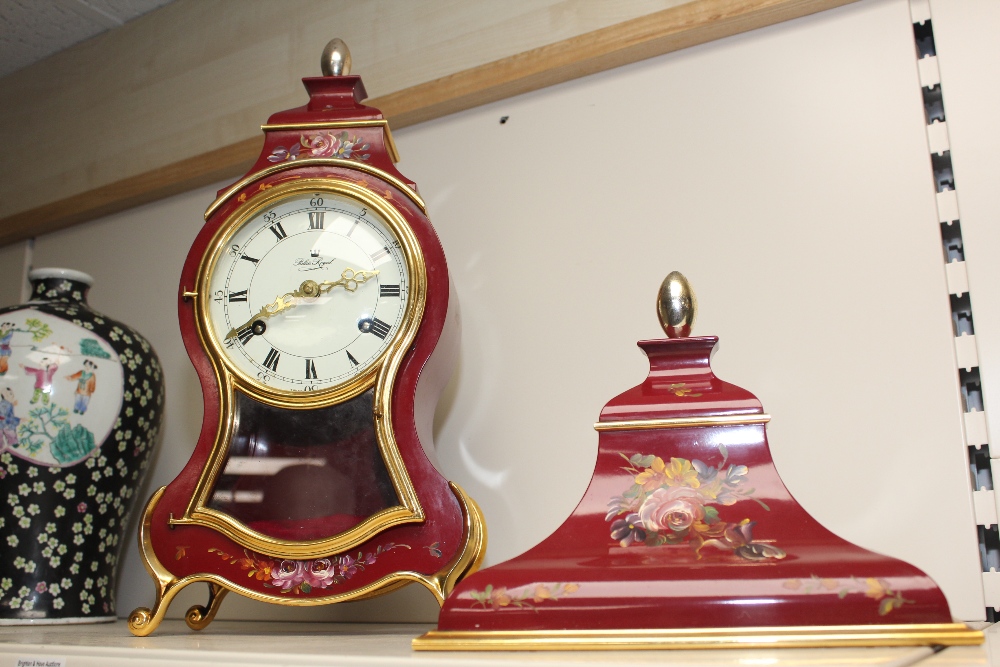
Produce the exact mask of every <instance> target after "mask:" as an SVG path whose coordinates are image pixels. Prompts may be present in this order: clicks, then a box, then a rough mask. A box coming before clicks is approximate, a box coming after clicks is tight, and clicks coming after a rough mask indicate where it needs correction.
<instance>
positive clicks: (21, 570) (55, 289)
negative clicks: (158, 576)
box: [0, 269, 163, 625]
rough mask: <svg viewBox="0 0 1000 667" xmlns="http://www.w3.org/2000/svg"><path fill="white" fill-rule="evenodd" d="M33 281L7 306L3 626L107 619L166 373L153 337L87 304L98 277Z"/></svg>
mask: <svg viewBox="0 0 1000 667" xmlns="http://www.w3.org/2000/svg"><path fill="white" fill-rule="evenodd" d="M28 278H29V281H30V282H31V300H30V301H28V302H27V303H25V304H23V305H19V306H13V307H10V308H4V309H0V502H2V506H0V544H2V547H3V550H4V551H3V553H4V558H3V562H2V563H0V625H10V624H20V623H74V622H78V623H86V622H99V621H111V620H114V619H115V618H116V610H115V578H116V576H115V575H116V569H117V565H118V558H119V555H120V552H121V546H122V544H124V542H125V541H124V539H123V534H122V533H123V531H124V530H125V529H126V527H127V525H128V520H129V515H130V512H131V509H132V507H133V505H134V501H135V495H136V492H137V491H138V488H139V485H140V484H141V483H142V477H143V473H144V472H145V470H146V466H147V463H148V462H149V456H150V453H151V451H152V447H153V444H154V443H155V441H156V436H157V432H158V430H159V423H160V415H161V413H162V409H163V377H162V372H161V369H160V364H159V360H158V359H157V357H156V353H155V352H154V351H153V348H152V347H151V346H150V344H149V342H148V341H147V340H146V339H145V338H143V337H142V336H140V335H139V334H138V333H136V332H135V331H134V330H133V329H131V328H129V327H127V326H125V325H124V324H121V323H119V322H116V321H114V320H112V319H111V318H109V317H106V316H104V315H101V314H99V313H97V312H95V311H94V310H93V309H91V308H90V306H88V305H87V291H88V290H89V288H90V285H91V283H92V280H91V278H90V276H88V275H87V274H85V273H81V272H79V271H72V270H68V269H39V270H36V271H32V272H31V273H30V274H29V276H28Z"/></svg>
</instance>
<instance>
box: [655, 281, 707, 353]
mask: <svg viewBox="0 0 1000 667" xmlns="http://www.w3.org/2000/svg"><path fill="white" fill-rule="evenodd" d="M656 313H657V314H658V315H659V316H660V326H661V327H663V330H664V331H665V332H666V333H667V337H668V338H686V337H687V336H690V335H691V327H693V326H694V319H695V317H697V316H698V300H697V299H696V298H695V296H694V290H693V289H692V288H691V283H689V282H688V281H687V278H685V277H684V275H683V274H682V273H681V272H680V271H671V272H670V273H669V274H668V275H667V277H666V278H664V279H663V282H662V283H661V284H660V293H659V294H658V295H657V297H656Z"/></svg>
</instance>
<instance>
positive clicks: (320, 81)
mask: <svg viewBox="0 0 1000 667" xmlns="http://www.w3.org/2000/svg"><path fill="white" fill-rule="evenodd" d="M303 84H304V85H305V87H306V90H307V91H308V93H309V96H310V97H309V102H308V103H307V104H306V105H304V106H302V107H298V108H295V109H290V110H287V111H282V112H279V113H276V114H274V115H272V116H271V117H270V118H269V119H268V122H267V124H266V125H263V126H262V130H263V131H264V145H263V148H262V150H261V153H260V156H259V157H258V159H257V160H256V162H255V163H254V164H253V166H252V167H251V168H250V170H249V171H248V172H247V174H246V175H245V176H243V177H242V178H241V179H239V180H238V181H236V182H235V183H234V184H233V185H231V186H228V187H226V188H223V189H222V190H220V191H219V196H218V199H216V201H215V202H213V203H212V205H211V206H210V207H209V208H208V210H207V211H206V223H205V225H204V227H203V228H202V230H201V232H200V233H199V234H198V236H197V238H196V239H195V241H194V243H193V245H192V248H191V250H190V252H189V254H188V257H187V260H186V262H185V265H184V268H183V270H182V274H181V280H180V285H179V289H178V317H179V324H180V329H181V334H182V337H183V339H184V343H185V347H186V349H187V352H188V355H189V357H190V358H191V361H192V364H193V365H194V367H195V370H196V372H197V373H198V376H199V380H200V383H201V387H202V392H203V398H204V406H205V412H204V418H203V422H202V428H201V432H200V435H199V438H198V442H197V444H196V446H195V449H194V452H193V454H192V456H191V458H190V460H189V461H188V463H187V464H186V465H185V467H184V468H183V470H182V471H181V472H180V474H179V475H178V476H177V478H176V479H175V480H174V481H172V482H171V483H170V484H168V485H167V486H166V487H163V488H162V489H160V490H158V491H157V492H156V493H155V494H154V495H153V498H152V499H151V500H150V502H149V504H148V505H147V508H146V511H145V514H144V517H143V522H142V526H141V528H140V535H139V542H140V550H141V552H142V555H143V557H144V560H145V561H146V563H145V564H146V568H147V571H149V573H150V574H151V576H152V577H153V579H154V582H156V585H157V600H156V604H155V605H154V608H153V609H152V610H148V609H139V610H136V612H135V614H133V616H134V618H133V619H132V620H130V629H131V630H132V632H133V633H135V634H140V635H142V634H148V633H149V632H152V630H153V629H155V627H156V625H158V623H159V620H160V619H162V617H163V615H164V613H165V610H166V607H167V605H168V604H169V601H170V599H171V598H172V597H173V595H174V594H175V593H176V590H178V589H179V588H180V587H183V586H184V585H187V584H188V583H191V582H193V581H206V582H208V583H209V585H210V591H211V595H210V600H209V605H208V606H207V607H204V608H201V607H199V608H192V610H190V611H189V614H188V621H189V623H188V624H189V625H190V626H191V627H192V628H196V629H197V628H199V624H200V627H204V625H207V623H208V622H209V621H210V620H211V617H212V616H214V613H215V610H217V606H218V603H219V602H220V601H221V599H222V597H224V595H225V593H226V592H227V591H228V590H236V591H237V592H239V593H241V594H243V595H246V596H248V597H252V598H254V599H259V600H264V601H269V602H276V603H280V604H292V605H314V604H328V603H332V602H340V601H346V600H350V599H359V598H364V597H371V596H373V595H378V594H381V593H384V592H388V591H390V590H394V589H395V588H398V587H400V586H402V585H405V584H407V583H410V582H412V581H418V582H420V583H423V584H424V585H425V586H427V587H428V588H429V589H431V591H432V593H433V594H434V595H435V597H436V598H437V599H438V601H439V603H443V600H444V597H445V596H446V595H447V593H448V592H450V590H451V589H452V588H453V587H454V585H455V584H456V583H457V582H458V580H459V579H460V578H461V577H463V576H465V575H466V574H469V573H471V572H472V571H475V569H477V568H478V565H479V563H480V561H481V560H482V556H483V552H484V551H485V542H486V532H485V524H484V522H483V519H482V514H481V512H480V510H479V508H478V506H477V505H476V504H475V502H474V501H473V500H472V499H471V498H469V497H468V496H467V495H466V494H465V493H464V492H463V491H462V490H461V488H460V487H458V486H457V485H455V484H453V483H449V482H448V481H447V480H446V479H445V478H444V477H443V476H442V475H441V473H440V472H439V471H438V470H437V469H436V468H435V467H434V465H433V464H432V463H431V461H430V460H429V458H428V456H427V453H426V451H425V444H426V445H428V446H429V447H430V446H432V443H422V442H421V438H420V435H419V434H418V430H421V431H424V432H426V429H418V424H421V423H423V422H424V421H427V419H428V417H427V415H424V414H423V413H424V412H426V411H428V410H430V411H431V415H430V418H431V419H432V417H433V409H434V406H435V404H436V400H431V401H428V400H425V399H421V400H415V396H416V394H417V384H418V380H419V379H420V378H421V375H422V371H423V370H424V369H425V367H427V366H428V365H429V362H431V361H432V356H433V357H435V358H438V357H439V356H441V355H442V354H447V353H449V350H441V351H439V352H438V354H435V351H436V348H437V346H438V342H439V340H440V339H441V338H442V331H443V330H444V329H445V324H446V321H450V320H449V318H448V317H447V315H448V306H449V277H448V269H447V263H446V260H445V256H444V251H443V248H442V246H441V243H440V240H439V239H438V237H437V234H436V232H435V231H434V228H433V227H432V226H431V224H430V221H429V220H428V218H427V216H426V214H425V210H424V204H423V201H422V200H421V198H420V196H419V195H418V194H417V191H416V184H415V183H414V182H413V181H411V180H409V179H407V178H406V177H404V176H403V175H402V174H401V173H400V172H399V171H398V170H397V169H396V168H395V166H394V162H395V161H396V160H397V159H398V157H397V155H396V150H395V145H394V143H393V141H392V136H391V133H390V130H389V126H388V123H387V122H386V121H385V119H384V118H383V116H382V114H381V112H380V111H379V110H378V109H375V108H373V107H368V106H365V105H363V104H362V103H361V102H362V100H364V98H365V95H366V93H365V89H364V84H363V83H362V81H361V79H360V77H358V76H334V77H313V78H305V79H303ZM345 146H346V147H345ZM299 178H303V179H305V178H309V179H312V178H325V179H337V180H340V181H347V182H350V183H353V184H354V185H357V186H360V187H363V188H366V189H368V190H370V191H371V192H372V193H374V194H376V195H377V196H379V197H381V198H382V199H383V200H384V201H385V202H386V203H387V204H388V205H390V206H392V207H394V208H395V209H396V210H397V211H399V213H400V214H401V215H402V216H403V218H404V219H405V220H406V222H407V224H408V225H409V226H410V228H411V229H412V231H413V233H414V235H415V237H416V240H417V243H418V244H419V245H420V248H421V251H422V253H423V256H424V261H425V264H426V303H425V306H424V312H423V317H422V322H421V324H420V328H419V330H418V332H417V334H416V336H415V337H414V339H413V342H412V344H411V346H410V348H409V350H408V351H407V353H406V354H405V356H404V357H403V359H402V361H401V363H400V365H399V368H398V371H397V374H396V380H395V383H394V385H393V388H392V406H393V408H392V414H390V415H382V416H381V417H379V418H382V419H391V423H392V426H393V430H394V433H395V439H396V445H397V447H398V451H399V454H400V457H401V458H402V461H403V463H404V466H405V468H406V471H407V472H408V474H409V476H410V480H411V482H412V485H413V487H414V490H415V492H416V495H417V497H418V499H419V502H420V505H421V508H422V512H423V517H424V518H423V520H422V521H421V522H418V523H407V524H403V525H396V526H393V527H389V528H387V529H385V530H382V531H379V532H377V533H376V534H374V535H373V536H372V537H370V538H369V539H367V540H366V541H364V542H362V543H360V544H353V545H351V546H350V547H349V548H345V549H344V550H343V552H344V553H341V554H330V555H329V556H330V557H331V558H332V559H336V558H338V557H344V556H347V557H348V558H351V557H353V556H352V555H354V556H361V555H364V554H368V553H374V552H376V551H377V550H378V549H380V548H382V549H384V548H386V545H406V546H408V547H409V549H408V550H406V551H405V556H400V557H399V558H398V559H394V561H395V563H396V565H397V566H398V567H397V569H395V570H392V568H391V567H390V566H388V565H387V566H386V567H374V566H373V567H369V568H368V569H365V570H363V571H360V572H358V573H357V574H356V575H355V576H354V577H352V578H351V579H350V581H346V582H343V583H342V584H340V585H338V586H337V587H336V588H337V590H336V592H333V593H331V591H330V590H329V589H327V590H318V589H313V591H312V592H311V594H309V593H306V594H301V595H296V596H295V597H290V596H287V595H284V596H283V595H279V594H277V593H275V591H274V589H273V588H272V587H268V586H265V585H264V583H265V582H263V581H261V580H260V579H259V578H254V577H249V578H248V577H247V576H246V573H244V572H241V571H240V570H239V569H238V568H234V566H233V564H231V563H230V562H229V561H228V560H226V559H222V558H220V557H219V556H218V555H217V554H218V553H219V552H222V553H225V554H232V555H233V559H236V558H243V557H244V556H245V557H247V558H252V557H253V556H254V554H253V553H251V552H248V550H247V549H246V548H245V547H244V546H242V545H240V544H237V543H235V542H233V541H232V540H230V539H229V538H227V537H226V536H224V535H223V534H221V533H219V532H217V531H215V530H213V529H211V528H208V527H205V526H201V525H176V523H175V522H174V521H173V519H174V518H175V517H180V516H183V515H184V513H185V511H186V510H187V509H188V507H189V506H190V503H191V501H192V498H193V494H194V492H195V489H196V487H197V485H198V483H199V479H200V478H201V476H202V474H203V470H204V468H205V466H206V465H207V463H208V462H209V461H210V460H211V457H212V456H213V452H214V450H215V448H216V447H217V446H218V443H217V442H216V439H217V436H218V434H219V433H220V424H221V422H222V419H223V418H224V415H223V401H222V396H221V395H220V386H219V384H218V380H217V377H216V372H215V369H214V367H213V364H212V362H211V360H210V359H209V357H208V355H207V353H206V351H205V349H204V347H203V345H202V343H201V341H200V338H199V335H198V332H197V327H196V323H195V314H194V311H195V308H194V307H193V306H194V298H197V297H193V296H192V294H191V292H190V290H191V289H192V287H193V286H195V285H197V284H198V272H199V270H200V267H201V263H202V259H203V257H204V255H205V253H206V251H207V250H208V248H209V245H210V243H211V241H212V239H213V237H214V236H215V235H216V233H217V232H218V230H219V228H220V227H221V226H222V225H223V224H224V223H225V222H226V220H227V219H228V217H229V216H230V215H231V214H232V213H233V212H234V211H235V210H236V209H237V208H238V207H240V206H241V205H242V204H243V203H244V202H246V201H247V200H248V199H251V198H253V197H254V196H255V195H257V194H260V193H261V192H264V191H266V190H268V189H270V188H271V187H273V186H275V185H277V184H279V183H285V182H288V181H291V180H294V179H299ZM452 319H453V318H452ZM452 353H453V351H452ZM428 375H434V374H433V373H428ZM428 393H429V392H427V391H425V390H424V389H423V388H421V394H422V395H424V396H426V395H427V394H428ZM182 554H183V555H182ZM231 560H232V559H231ZM272 560H274V559H273V558H272ZM277 560H279V561H280V560H281V559H280V558H278V559H277ZM384 560H388V558H384ZM233 562H235V560H233ZM400 564H401V565H400ZM387 567H388V568H389V570H392V571H387V570H386V568H387ZM234 581H237V582H239V583H238V584H234V583H233V582H234ZM199 609H200V611H198V610H199ZM192 614H193V615H192ZM133 621H134V622H133Z"/></svg>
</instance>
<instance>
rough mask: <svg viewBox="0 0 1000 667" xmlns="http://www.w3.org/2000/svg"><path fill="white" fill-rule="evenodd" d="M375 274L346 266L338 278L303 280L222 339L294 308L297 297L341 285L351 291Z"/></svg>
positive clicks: (305, 297)
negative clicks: (291, 290) (297, 286)
mask: <svg viewBox="0 0 1000 667" xmlns="http://www.w3.org/2000/svg"><path fill="white" fill-rule="evenodd" d="M376 275H378V271H355V270H354V269H351V268H347V269H344V271H343V272H342V273H341V274H340V279H339V280H324V281H323V282H321V283H317V282H316V281H315V280H305V281H303V282H302V284H301V285H299V288H298V289H297V290H295V291H294V292H287V293H285V294H283V295H281V296H279V297H278V298H277V299H275V300H274V301H273V302H271V303H269V304H266V305H264V306H263V307H262V308H261V309H260V311H259V312H258V313H257V314H256V315H254V316H253V317H251V318H250V319H249V320H247V321H246V322H244V323H243V324H241V325H240V326H238V327H234V328H232V329H230V330H229V333H228V334H226V337H225V339H224V340H230V339H232V338H236V337H237V336H238V335H239V332H240V331H242V330H244V329H246V328H247V327H249V326H252V325H253V324H254V323H256V322H257V321H259V320H266V319H268V318H269V317H271V316H272V315H277V314H278V313H281V312H283V311H286V310H288V309H289V308H294V307H295V306H296V305H297V299H309V298H313V297H317V296H320V295H322V294H326V293H327V292H330V291H331V290H332V289H333V288H334V287H343V288H344V289H345V290H347V291H348V292H353V291H355V290H356V289H358V285H361V284H363V283H365V282H366V281H368V280H369V279H371V278H374V277H375V276H376Z"/></svg>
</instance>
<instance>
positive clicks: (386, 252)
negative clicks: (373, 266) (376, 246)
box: [372, 248, 389, 262]
mask: <svg viewBox="0 0 1000 667" xmlns="http://www.w3.org/2000/svg"><path fill="white" fill-rule="evenodd" d="M388 256H389V249H388V248H381V249H380V250H379V251H378V252H377V253H375V254H374V255H372V261H373V262H377V261H379V260H380V259H384V258H386V257H388Z"/></svg>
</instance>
